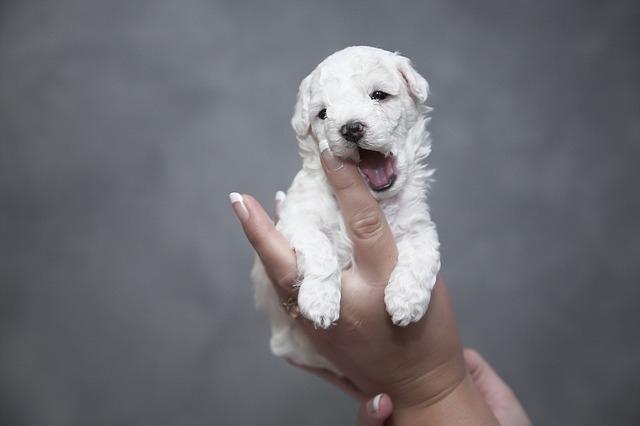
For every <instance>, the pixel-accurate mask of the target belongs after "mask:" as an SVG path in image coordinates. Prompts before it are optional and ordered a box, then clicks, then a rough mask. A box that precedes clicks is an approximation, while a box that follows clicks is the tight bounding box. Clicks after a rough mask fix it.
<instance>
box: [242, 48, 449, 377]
mask: <svg viewBox="0 0 640 426" xmlns="http://www.w3.org/2000/svg"><path fill="white" fill-rule="evenodd" d="M427 94H428V85H427V82H426V81H425V79H424V78H422V77H421V76H420V75H419V74H418V73H417V72H416V71H415V70H414V69H413V67H412V66H411V63H410V61H409V60H408V59H407V58H404V57H402V56H400V55H398V54H397V53H391V52H387V51H384V50H381V49H376V48H372V47H363V46H358V47H349V48H346V49H344V50H341V51H339V52H337V53H335V54H333V55H331V56H329V57H328V58H327V59H325V60H324V61H323V62H322V63H320V65H318V67H317V68H316V69H315V70H314V71H313V72H312V73H311V74H310V75H309V76H307V77H306V78H305V79H304V80H303V81H302V83H301V84H300V89H299V93H298V99H297V103H296V106H295V112H294V115H293V118H292V120H291V123H292V126H293V128H294V130H295V133H296V136H297V139H298V142H299V150H300V155H301V156H302V159H303V166H302V170H301V171H300V172H299V173H298V174H297V175H296V177H295V179H294V181H293V184H292V185H291V187H290V188H289V191H288V193H287V197H286V199H285V200H284V202H283V203H282V205H281V209H280V221H279V222H278V225H277V227H278V229H279V230H280V232H282V233H283V234H284V236H285V237H286V238H287V239H288V240H289V241H290V243H291V246H292V247H293V248H294V249H295V252H296V256H297V265H298V273H299V277H300V282H299V294H298V304H299V306H300V310H301V312H302V314H303V315H304V316H305V317H306V318H308V319H309V320H311V321H313V323H314V324H315V325H316V326H317V327H322V328H327V327H330V326H331V325H332V324H333V323H335V322H336V321H338V318H339V315H340V274H341V271H342V270H343V269H345V268H346V267H348V266H349V265H350V264H351V263H352V260H353V257H352V256H353V253H352V247H351V242H350V240H349V237H348V235H347V232H346V230H345V225H344V222H343V219H342V216H341V214H340V211H339V208H338V204H337V201H336V198H335V196H334V195H333V193H332V190H331V188H330V186H329V184H328V183H327V180H326V177H325V174H324V172H323V170H322V167H321V164H320V157H319V155H320V148H319V145H320V144H327V145H328V146H329V147H330V148H331V150H332V151H333V152H334V154H335V155H336V156H338V157H341V158H344V159H347V160H352V161H354V162H356V163H358V164H359V166H360V169H361V172H362V175H363V178H364V179H365V180H366V181H367V183H368V184H369V186H370V188H371V193H372V194H373V196H374V197H375V198H376V199H377V200H378V202H379V203H380V206H381V207H382V209H383V211H384V212H385V215H386V217H387V219H388V221H389V224H390V226H391V229H392V231H393V234H394V236H395V238H396V242H397V244H398V252H399V257H398V262H397V265H396V267H395V269H394V270H393V272H392V274H391V277H390V280H389V283H388V285H387V287H386V290H385V305H386V308H387V312H388V313H389V315H390V316H391V320H392V321H393V323H394V324H396V325H398V326H406V325H408V324H409V323H411V322H415V321H418V320H420V318H422V316H423V315H424V314H425V312H426V310H427V306H428V304H429V299H430V296H431V290H432V288H433V286H434V284H435V280H436V275H437V273H438V271H439V269H440V254H439V250H438V248H439V243H438V235H437V233H436V228H435V224H434V223H433V222H432V221H431V217H430V215H429V209H428V206H427V203H426V192H427V189H428V183H429V180H430V176H431V174H432V171H431V170H428V169H427V168H426V164H425V159H426V157H427V156H428V155H429V152H430V150H431V143H430V138H429V133H428V132H427V130H426V124H427V123H428V121H429V119H428V118H427V117H426V114H427V112H428V111H429V108H428V107H427V106H425V105H424V102H425V101H426V99H427ZM353 123H355V124H353ZM252 278H253V281H254V283H255V286H256V300H257V302H258V304H259V305H263V306H266V307H267V309H268V310H269V313H270V317H271V326H272V337H271V350H272V351H273V353H274V354H275V355H278V356H283V357H286V358H289V359H291V360H293V361H295V362H297V363H299V364H303V365H309V366H315V367H324V368H329V369H332V370H334V371H336V369H335V368H334V367H333V366H332V365H331V364H330V363H329V362H328V361H327V360H326V359H324V358H323V357H322V356H320V355H319V354H318V353H317V352H316V351H315V349H314V348H313V346H312V344H311V343H310V341H309V340H308V338H307V336H306V335H305V334H304V332H303V331H302V330H301V329H300V328H299V325H298V323H297V322H296V321H294V320H293V319H291V318H290V317H289V316H288V315H286V314H285V312H284V311H283V309H282V307H281V305H280V301H279V300H278V298H277V296H276V294H275V292H274V291H273V288H272V285H271V283H270V282H269V279H268V277H267V275H266V273H265V271H264V268H263V267H262V264H261V262H260V260H259V259H256V262H255V265H254V268H253V271H252Z"/></svg>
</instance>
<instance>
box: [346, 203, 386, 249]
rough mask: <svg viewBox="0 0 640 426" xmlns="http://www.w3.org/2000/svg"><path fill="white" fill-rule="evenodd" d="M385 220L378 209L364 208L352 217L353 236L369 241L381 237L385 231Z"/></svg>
mask: <svg viewBox="0 0 640 426" xmlns="http://www.w3.org/2000/svg"><path fill="white" fill-rule="evenodd" d="M383 224H384V222H383V221H382V220H380V214H379V212H377V211H372V210H362V211H360V212H358V213H357V214H356V215H354V216H353V218H352V219H351V234H352V238H354V239H357V240H360V241H363V242H367V241H375V240H377V239H379V238H380V237H381V236H382V234H383V232H384V226H383Z"/></svg>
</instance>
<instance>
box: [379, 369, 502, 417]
mask: <svg viewBox="0 0 640 426" xmlns="http://www.w3.org/2000/svg"><path fill="white" fill-rule="evenodd" d="M389 424H391V425H394V426H404V425H410V426H414V425H429V426H439V425H446V426H462V425H465V426H466V425H473V426H476V425H478V426H479V425H483V426H484V425H486V426H489V425H491V426H493V425H498V426H499V425H500V423H499V422H498V420H497V419H496V417H495V416H494V415H493V413H492V411H491V409H490V408H489V406H488V405H487V404H486V403H485V401H484V399H483V398H482V396H481V395H480V393H479V391H478V389H477V388H476V386H475V384H474V383H473V380H472V379H471V377H470V376H469V375H468V374H467V375H466V376H465V378H464V379H463V380H462V381H461V382H460V383H459V384H458V385H457V386H456V387H455V388H454V389H452V390H451V391H450V392H449V393H447V394H446V395H445V396H443V397H442V398H441V399H439V400H437V401H435V402H433V403H431V404H429V405H425V406H416V407H409V408H400V407H398V408H397V409H394V412H393V415H392V417H391V419H390V421H389Z"/></svg>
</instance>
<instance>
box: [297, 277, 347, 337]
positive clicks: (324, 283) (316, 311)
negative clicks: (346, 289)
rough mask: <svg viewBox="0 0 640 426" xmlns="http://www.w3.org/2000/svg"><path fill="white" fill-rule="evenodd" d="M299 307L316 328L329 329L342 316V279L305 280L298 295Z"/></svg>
mask: <svg viewBox="0 0 640 426" xmlns="http://www.w3.org/2000/svg"><path fill="white" fill-rule="evenodd" d="M298 306H299V307H300V312H302V315H304V316H305V318H307V319H309V320H311V321H313V323H314V324H315V326H316V327H321V328H329V327H330V326H331V324H333V323H334V322H336V321H337V320H338V317H339V316H340V278H339V277H336V276H334V275H332V276H331V277H330V278H327V279H322V280H321V279H316V280H311V279H307V278H305V279H304V280H303V282H302V284H301V285H300V291H299V293H298Z"/></svg>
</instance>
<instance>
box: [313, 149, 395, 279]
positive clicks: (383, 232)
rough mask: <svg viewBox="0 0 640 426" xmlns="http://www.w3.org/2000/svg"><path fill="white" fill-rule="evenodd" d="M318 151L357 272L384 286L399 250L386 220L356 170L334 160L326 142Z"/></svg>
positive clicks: (336, 159) (338, 160)
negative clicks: (345, 228) (350, 245)
mask: <svg viewBox="0 0 640 426" xmlns="http://www.w3.org/2000/svg"><path fill="white" fill-rule="evenodd" d="M320 150H321V155H320V156H321V159H322V161H321V162H322V166H323V168H324V171H325V174H326V176H327V180H328V181H329V184H330V185H331V187H332V188H333V191H334V193H335V196H336V198H337V200H338V204H339V205H340V210H341V212H342V216H343V218H344V221H345V224H346V226H347V231H348V232H349V236H350V237H351V242H352V244H353V251H354V257H355V261H356V264H357V265H358V270H359V273H360V274H362V275H364V277H365V278H366V279H367V281H368V282H379V283H381V284H385V285H386V284H387V280H388V278H389V275H390V274H391V271H392V270H393V268H394V267H395V264H396V262H397V260H398V248H397V246H396V242H395V239H394V237H393V233H392V232H391V228H390V227H389V223H388V222H387V218H386V217H385V215H384V212H383V211H382V209H381V208H380V205H379V204H378V202H377V201H376V200H375V198H373V196H372V195H371V193H370V192H369V188H368V187H367V186H366V184H365V183H364V180H363V179H362V176H361V175H360V171H359V170H358V167H357V166H356V165H355V164H353V163H351V162H343V161H342V160H340V159H339V158H337V157H334V156H333V153H332V152H331V149H330V148H329V145H328V144H327V142H326V141H322V142H321V143H320Z"/></svg>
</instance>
